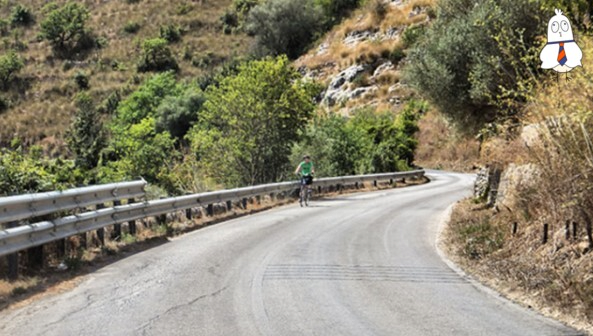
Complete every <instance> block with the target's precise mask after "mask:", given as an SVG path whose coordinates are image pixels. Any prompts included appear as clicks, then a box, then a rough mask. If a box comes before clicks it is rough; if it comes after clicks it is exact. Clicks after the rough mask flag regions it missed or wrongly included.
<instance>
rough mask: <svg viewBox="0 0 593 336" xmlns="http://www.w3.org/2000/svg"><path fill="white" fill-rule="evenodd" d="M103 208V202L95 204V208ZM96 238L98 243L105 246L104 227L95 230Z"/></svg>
mask: <svg viewBox="0 0 593 336" xmlns="http://www.w3.org/2000/svg"><path fill="white" fill-rule="evenodd" d="M104 208H105V204H97V206H96V209H97V210H101V209H104ZM97 238H98V239H99V244H101V246H105V228H100V229H98V230H97Z"/></svg>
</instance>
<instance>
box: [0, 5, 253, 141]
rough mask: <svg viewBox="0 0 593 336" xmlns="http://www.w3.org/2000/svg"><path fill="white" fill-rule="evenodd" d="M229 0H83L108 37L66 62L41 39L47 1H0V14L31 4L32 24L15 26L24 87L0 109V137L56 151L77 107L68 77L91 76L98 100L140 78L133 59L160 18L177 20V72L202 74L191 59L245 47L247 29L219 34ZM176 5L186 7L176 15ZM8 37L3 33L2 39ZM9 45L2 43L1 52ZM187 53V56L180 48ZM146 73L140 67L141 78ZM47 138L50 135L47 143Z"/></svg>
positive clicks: (97, 30) (242, 50)
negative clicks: (131, 26) (133, 28)
mask: <svg viewBox="0 0 593 336" xmlns="http://www.w3.org/2000/svg"><path fill="white" fill-rule="evenodd" d="M231 1H232V0H200V1H186V0H171V1H154V0H147V1H140V2H138V3H136V4H128V3H127V2H126V1H92V0H86V1H81V2H83V3H84V4H85V5H86V6H87V8H88V9H89V10H90V13H91V19H90V20H89V24H88V26H89V28H91V29H92V30H93V32H94V33H95V34H96V35H97V36H98V37H101V38H105V39H106V40H107V41H108V45H107V46H106V47H105V48H103V49H95V50H93V51H92V52H91V53H90V54H89V55H88V56H87V57H86V58H84V59H83V60H80V61H76V62H74V63H72V64H71V65H70V66H71V69H67V68H65V65H66V64H67V63H68V62H67V61H64V60H60V59H57V58H55V57H54V56H53V55H52V51H51V48H50V46H49V45H48V43H47V42H39V41H38V40H37V35H38V33H39V23H40V22H41V21H42V20H43V15H42V14H41V7H42V6H43V5H44V4H45V3H46V2H45V1H40V0H19V1H14V0H9V1H6V2H3V4H4V5H2V7H0V16H2V17H7V16H8V13H9V12H10V9H11V8H12V6H13V5H15V4H16V3H17V2H18V3H20V4H23V5H25V6H27V7H29V8H31V9H32V10H33V13H34V15H35V18H36V23H35V24H34V25H32V26H31V27H28V28H17V29H16V31H18V36H19V40H20V41H22V42H23V43H24V44H25V45H26V48H27V49H26V50H25V51H22V52H20V54H21V55H22V56H23V57H24V59H25V60H26V66H25V69H24V70H23V71H22V73H21V77H22V78H24V79H26V81H27V82H28V83H29V87H28V88H27V89H26V90H17V89H16V88H15V89H13V90H11V92H10V93H9V96H10V97H11V100H12V101H13V102H15V103H16V104H15V105H16V106H14V107H13V108H11V109H9V110H8V111H7V112H4V113H1V114H0V124H2V127H1V128H0V144H7V143H8V142H9V141H10V140H11V139H12V138H13V137H19V138H22V139H23V140H24V143H26V144H30V143H39V142H40V141H41V140H43V139H45V143H46V145H47V146H49V147H53V148H54V150H55V151H58V152H59V150H60V148H61V146H62V145H63V144H62V140H61V139H62V138H63V135H64V130H65V129H66V128H67V126H68V125H69V124H70V119H71V116H72V114H73V112H74V106H73V104H72V100H73V99H72V97H73V96H74V95H75V94H76V93H77V92H78V89H77V88H76V86H75V85H74V83H73V81H72V77H73V75H74V74H75V73H76V72H77V71H84V72H86V73H87V74H89V75H91V77H90V78H91V81H90V85H91V90H90V93H91V95H92V96H93V97H95V99H96V100H97V101H101V100H102V99H104V98H106V97H107V96H108V95H109V94H110V93H111V92H113V91H114V90H118V89H122V88H124V87H126V86H128V85H130V86H131V87H134V86H135V85H136V83H137V81H136V82H133V81H131V78H132V77H133V76H135V75H136V60H137V58H138V57H139V50H140V44H141V42H142V41H143V40H144V39H146V38H152V37H157V36H158V34H159V29H160V26H161V25H166V24H175V25H178V26H179V27H181V28H182V29H183V31H184V32H185V33H184V34H183V37H182V40H181V42H178V43H174V44H172V45H171V48H172V49H173V52H174V55H175V56H176V58H177V61H178V62H179V65H180V67H181V71H180V74H179V75H180V77H181V78H187V79H188V80H189V79H192V78H195V77H196V76H199V75H201V74H203V73H204V69H201V68H198V67H195V66H193V65H192V64H191V57H193V56H195V57H200V56H202V55H206V54H209V53H211V54H213V55H215V57H217V58H221V59H228V58H231V57H233V56H234V55H242V54H245V53H246V52H247V51H248V49H249V47H250V43H251V42H250V41H251V39H250V38H249V37H247V36H245V35H241V34H238V35H224V34H223V33H222V31H221V27H220V23H219V17H220V16H221V14H222V13H223V12H224V10H225V9H226V8H227V7H228V6H229V4H230V3H231ZM56 2H57V3H60V4H61V3H65V2H66V0H58V1H56ZM181 6H186V7H187V8H189V9H190V10H189V12H187V13H186V14H180V13H179V10H180V8H181ZM128 22H137V23H139V24H140V30H139V31H138V32H137V33H136V34H129V33H126V32H124V31H123V28H124V26H125V25H126V24H127V23H128ZM7 39H8V40H10V39H12V37H5V38H4V40H7ZM5 45H6V44H5V43H4V44H1V43H0V49H2V50H0V52H1V51H4V50H5V49H6V48H5V47H4V46H5ZM186 54H187V55H188V56H189V57H184V55H186ZM145 76H146V75H144V74H139V75H138V77H139V78H138V79H140V80H141V79H142V78H143V77H145ZM49 140H51V142H52V143H51V144H49V143H48V142H50V141H49Z"/></svg>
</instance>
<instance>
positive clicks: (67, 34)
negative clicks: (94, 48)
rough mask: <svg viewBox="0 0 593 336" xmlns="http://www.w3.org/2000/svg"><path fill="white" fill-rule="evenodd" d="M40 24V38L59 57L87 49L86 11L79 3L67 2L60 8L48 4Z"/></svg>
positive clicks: (87, 13) (87, 15) (53, 4)
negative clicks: (48, 44)
mask: <svg viewBox="0 0 593 336" xmlns="http://www.w3.org/2000/svg"><path fill="white" fill-rule="evenodd" d="M44 10H45V11H46V12H47V15H46V17H45V19H44V20H43V21H42V22H41V36H42V37H43V38H44V39H46V40H48V41H49V43H50V44H51V45H52V47H53V48H54V51H55V52H56V53H57V54H58V55H61V56H67V55H68V54H69V53H72V52H76V51H79V50H81V49H86V48H88V47H89V43H88V42H89V41H88V40H89V36H90V32H89V31H88V30H87V28H86V22H87V20H88V19H89V11H88V9H87V8H86V7H85V6H84V5H82V4H79V3H76V2H68V3H67V4H65V5H64V6H62V7H58V6H57V5H56V4H55V3H53V2H52V3H49V4H48V5H46V6H45V7H44Z"/></svg>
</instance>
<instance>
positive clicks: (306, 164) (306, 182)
mask: <svg viewBox="0 0 593 336" xmlns="http://www.w3.org/2000/svg"><path fill="white" fill-rule="evenodd" d="M294 173H295V174H296V175H298V176H299V177H300V178H301V195H300V196H301V197H300V198H299V203H301V206H302V205H303V197H304V195H303V189H304V188H305V187H306V188H307V192H309V193H310V192H311V184H313V175H314V174H315V165H314V164H313V162H312V161H311V157H310V156H309V155H305V156H303V161H302V162H301V163H299V165H298V166H297V168H296V170H295V171H294Z"/></svg>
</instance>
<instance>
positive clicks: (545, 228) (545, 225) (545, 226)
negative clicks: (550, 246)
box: [542, 223, 548, 244]
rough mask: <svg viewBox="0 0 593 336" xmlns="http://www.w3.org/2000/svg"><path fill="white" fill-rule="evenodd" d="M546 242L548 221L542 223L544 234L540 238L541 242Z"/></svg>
mask: <svg viewBox="0 0 593 336" xmlns="http://www.w3.org/2000/svg"><path fill="white" fill-rule="evenodd" d="M547 242H548V223H544V235H543V238H542V244H546V243H547Z"/></svg>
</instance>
